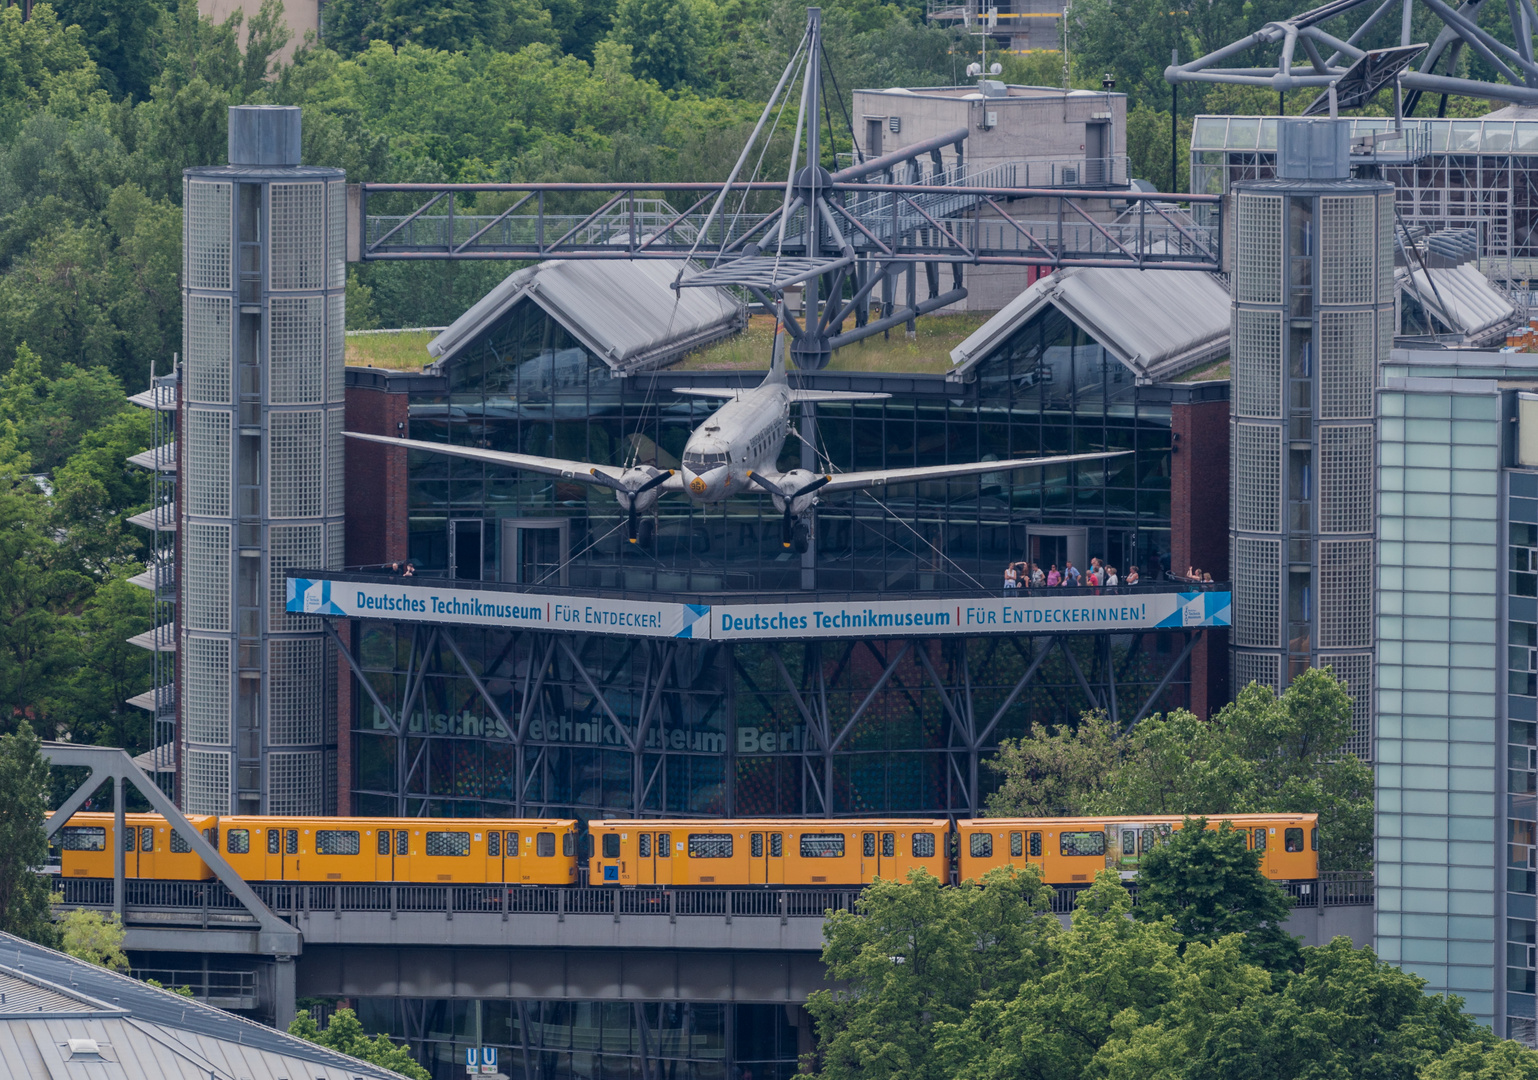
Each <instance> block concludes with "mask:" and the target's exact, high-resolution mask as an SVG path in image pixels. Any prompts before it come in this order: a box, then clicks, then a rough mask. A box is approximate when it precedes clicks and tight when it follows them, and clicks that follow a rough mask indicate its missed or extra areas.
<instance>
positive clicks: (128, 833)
mask: <svg viewBox="0 0 1538 1080" xmlns="http://www.w3.org/2000/svg"><path fill="white" fill-rule="evenodd" d="M116 825H117V822H116V821H114V822H113V823H112V825H109V826H108V827H107V831H108V832H109V833H111V832H113V831H114V829H115V827H116ZM115 839H116V841H117V842H118V843H121V844H122V845H123V874H124V876H126V877H131V878H136V877H138V876H139V827H138V826H137V825H135V824H134V823H133V820H132V819H129V821H128V822H127V823H126V825H125V826H124V829H123V835H122V836H121V837H115Z"/></svg>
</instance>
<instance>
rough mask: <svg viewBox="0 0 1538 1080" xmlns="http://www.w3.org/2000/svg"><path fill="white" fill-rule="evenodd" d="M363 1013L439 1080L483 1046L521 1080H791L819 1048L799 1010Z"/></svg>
mask: <svg viewBox="0 0 1538 1080" xmlns="http://www.w3.org/2000/svg"><path fill="white" fill-rule="evenodd" d="M357 1013H358V1019H359V1021H360V1022H361V1023H362V1024H363V1027H364V1030H365V1031H367V1032H368V1033H369V1034H371V1035H372V1034H375V1033H378V1032H384V1033H387V1034H389V1035H391V1036H392V1037H393V1038H396V1039H400V1038H401V1037H402V1035H403V1034H404V1036H405V1038H406V1041H407V1045H408V1046H409V1047H410V1049H411V1051H412V1053H413V1054H414V1055H415V1057H416V1058H417V1060H418V1061H419V1062H421V1064H422V1065H424V1066H425V1067H426V1068H427V1070H428V1071H429V1072H430V1073H431V1074H432V1076H433V1080H459V1078H460V1077H463V1076H464V1075H465V1051H466V1050H471V1049H474V1050H476V1051H479V1050H480V1049H481V1048H483V1047H491V1048H493V1049H494V1050H495V1051H496V1057H497V1060H496V1066H497V1070H498V1072H500V1073H501V1074H503V1075H504V1076H507V1077H509V1078H511V1080H789V1078H790V1077H791V1076H792V1075H794V1074H795V1073H796V1071H797V1068H798V1066H797V1060H796V1059H797V1055H798V1053H801V1052H804V1051H807V1050H810V1049H811V1034H810V1023H811V1021H810V1018H809V1017H808V1016H807V1015H806V1013H805V1012H803V1011H802V1010H801V1009H800V1008H799V1007H798V1006H795V1005H769V1004H764V1005H741V1004H726V1003H702V1002H619V1001H510V1000H495V1001H493V1000H485V1001H482V1000H474V999H464V998H440V999H425V1000H423V999H405V998H360V999H358V1001H357ZM803 1033H805V1034H804V1035H803ZM803 1038H804V1040H805V1041H804V1043H803Z"/></svg>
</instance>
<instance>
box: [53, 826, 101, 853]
mask: <svg viewBox="0 0 1538 1080" xmlns="http://www.w3.org/2000/svg"><path fill="white" fill-rule="evenodd" d="M59 847H60V848H62V849H63V850H65V851H106V850H107V830H106V829H104V828H102V827H100V826H97V825H66V826H64V828H62V829H60V830H59Z"/></svg>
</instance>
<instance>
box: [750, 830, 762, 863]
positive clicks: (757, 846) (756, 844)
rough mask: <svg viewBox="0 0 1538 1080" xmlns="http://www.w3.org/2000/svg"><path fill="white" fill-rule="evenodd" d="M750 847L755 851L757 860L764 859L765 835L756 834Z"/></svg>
mask: <svg viewBox="0 0 1538 1080" xmlns="http://www.w3.org/2000/svg"><path fill="white" fill-rule="evenodd" d="M750 846H751V847H752V849H753V857H754V858H755V859H762V858H763V857H764V834H763V833H761V832H756V833H754V834H753V836H752V839H751V841H750Z"/></svg>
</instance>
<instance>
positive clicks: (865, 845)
mask: <svg viewBox="0 0 1538 1080" xmlns="http://www.w3.org/2000/svg"><path fill="white" fill-rule="evenodd" d="M860 852H861V853H862V854H863V855H864V856H865V857H866V858H867V859H874V858H875V857H876V834H875V833H873V832H868V833H866V834H865V835H864V836H862V837H861V838H860Z"/></svg>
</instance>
